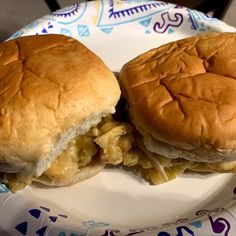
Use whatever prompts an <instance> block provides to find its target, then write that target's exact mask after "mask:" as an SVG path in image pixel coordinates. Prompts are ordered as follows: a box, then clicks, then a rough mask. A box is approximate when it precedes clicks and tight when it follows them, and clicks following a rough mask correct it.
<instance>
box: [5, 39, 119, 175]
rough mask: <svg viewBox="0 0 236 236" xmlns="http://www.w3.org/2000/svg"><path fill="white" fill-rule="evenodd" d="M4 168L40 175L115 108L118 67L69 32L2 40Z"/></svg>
mask: <svg viewBox="0 0 236 236" xmlns="http://www.w3.org/2000/svg"><path fill="white" fill-rule="evenodd" d="M0 91H1V92H0V171H3V172H22V173H30V174H33V175H35V176H40V175H41V174H42V173H43V172H44V171H45V170H46V169H48V168H49V167H50V165H51V163H52V162H53V161H54V160H55V158H56V157H57V156H58V155H59V154H60V153H61V152H62V150H63V149H65V148H66V146H67V144H68V142H69V141H70V140H71V139H72V138H74V137H75V136H77V135H79V134H83V133H85V132H86V131H87V130H88V129H89V128H90V127H91V126H94V125H96V124H97V123H98V122H100V120H101V118H102V117H104V116H107V115H108V114H111V113H114V112H115V105H116V103H117V101H118V99H119V96H120V89H119V85H118V83H117V81H116V78H115V77H114V75H113V73H112V72H111V71H110V70H109V69H108V68H107V67H106V66H105V64H104V63H103V62H102V61H101V60H100V59H99V58H98V57H97V56H96V55H95V54H94V53H92V52H91V51H90V50H89V49H87V48H86V47H85V46H84V45H82V44H81V43H79V42H78V41H76V40H75V39H72V38H69V37H66V36H63V35H45V36H39V35H38V36H27V37H22V38H18V39H15V40H11V41H7V42H4V43H2V44H0Z"/></svg>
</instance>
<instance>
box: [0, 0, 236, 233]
mask: <svg viewBox="0 0 236 236" xmlns="http://www.w3.org/2000/svg"><path fill="white" fill-rule="evenodd" d="M133 27H136V28H137V29H139V30H140V32H141V33H143V34H144V35H145V36H146V37H152V36H153V35H160V36H161V37H166V36H168V35H169V34H174V33H175V32H177V31H178V32H182V31H183V32H185V31H186V32H189V33H190V34H192V35H194V34H197V33H199V32H202V31H209V30H212V31H214V30H215V29H217V31H236V30H235V28H233V27H230V26H228V25H226V24H225V23H224V22H221V21H219V20H217V19H214V18H210V17H208V16H206V15H205V14H203V13H200V12H198V11H195V10H190V9H186V8H183V7H180V6H176V5H172V4H168V3H164V2H159V1H147V0H133V1H131V0H126V1H122V0H116V1H115V0H114V1H111V0H110V1H106V0H100V1H94V2H85V3H77V4H74V5H72V6H69V7H67V8H64V9H61V10H58V11H56V12H54V13H52V14H51V15H48V16H45V17H43V18H41V19H38V20H36V21H35V22H32V23H31V24H29V25H27V26H25V27H24V28H22V29H20V30H19V31H17V32H16V33H15V34H13V35H12V36H11V39H12V38H16V37H20V36H22V35H29V34H48V33H57V34H64V35H67V36H71V37H74V38H78V39H81V40H83V39H85V40H86V39H90V38H91V40H97V39H98V38H99V37H102V38H105V39H106V38H107V37H109V36H113V35H114V37H116V36H117V35H119V34H120V33H122V34H124V35H126V34H129V33H130V29H131V30H132V28H133ZM12 196H14V195H11V194H10V192H9V189H8V188H7V187H6V186H5V185H2V184H0V203H2V206H3V207H4V209H6V210H7V211H9V212H11V210H12V209H13V208H14V207H15V206H14V204H15V202H14V201H13V200H12V199H14V198H13V197H12ZM227 197H228V202H229V206H230V207H226V206H218V207H216V208H213V209H205V210H198V211H197V212H196V213H195V214H194V215H193V216H192V217H186V218H181V219H177V220H176V221H174V222H167V223H165V224H163V225H161V226H148V227H140V228H139V227H137V228H127V227H126V228H124V227H123V228H120V227H117V226H115V225H112V224H111V223H108V222H102V221H100V220H97V219H86V220H85V219H84V218H83V219H80V214H79V213H78V215H76V223H75V224H71V221H72V219H73V217H74V216H73V214H71V215H70V214H67V213H64V212H61V211H60V210H58V209H57V208H55V207H53V206H52V205H51V204H49V203H48V204H41V203H35V204H36V205H30V206H28V205H27V204H26V205H25V206H24V207H23V209H24V210H22V209H21V211H20V214H19V218H17V217H15V216H14V217H13V220H12V221H11V222H8V224H6V225H5V226H6V227H5V228H7V229H8V230H9V233H10V235H39V236H46V235H57V236H88V235H96V236H131V235H140V236H141V235H150V236H151V235H153V236H154V235H155V236H203V235H204V236H213V235H215V236H235V235H236V227H235V225H236V206H235V205H236V202H235V201H236V187H235V188H234V189H233V190H232V194H231V195H230V196H227ZM19 199H20V198H19ZM13 203H14V204H13ZM62 204H63V203H62ZM0 209H1V207H0ZM70 224H71V225H70ZM157 224H158V222H157ZM9 225H10V227H9ZM1 227H3V228H4V224H2V225H0V235H2V234H1Z"/></svg>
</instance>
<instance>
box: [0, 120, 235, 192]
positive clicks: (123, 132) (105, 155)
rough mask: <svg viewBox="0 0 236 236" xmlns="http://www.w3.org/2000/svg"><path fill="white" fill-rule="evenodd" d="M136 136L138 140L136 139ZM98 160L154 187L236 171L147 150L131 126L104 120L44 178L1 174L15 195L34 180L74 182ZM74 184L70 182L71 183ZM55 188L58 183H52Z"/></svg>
mask: <svg viewBox="0 0 236 236" xmlns="http://www.w3.org/2000/svg"><path fill="white" fill-rule="evenodd" d="M134 137H135V138H134ZM96 161H99V162H102V163H104V164H111V165H119V164H122V165H123V166H126V167H128V169H130V170H131V171H135V172H136V173H138V174H140V175H141V176H143V177H144V178H145V179H146V180H147V181H149V182H150V183H151V184H161V183H165V182H167V181H170V180H172V179H174V178H176V177H177V176H178V175H180V174H182V173H184V172H185V171H187V170H190V171H195V172H236V161H229V162H219V163H203V162H192V161H188V160H185V159H182V158H178V159H170V158H166V157H164V156H161V155H158V154H154V153H151V152H149V151H147V150H146V149H145V147H144V145H143V144H142V139H141V136H140V134H139V133H138V132H137V131H136V130H135V129H134V128H133V127H132V126H131V125H130V124H128V123H126V122H119V121H115V120H114V119H113V118H112V117H111V116H110V117H106V118H104V119H103V120H102V121H101V122H100V123H99V124H98V125H97V126H96V127H92V128H91V129H90V130H89V131H88V132H87V133H85V134H84V135H81V136H79V137H76V138H75V139H73V140H72V141H71V142H70V143H69V144H68V146H67V148H66V149H65V150H64V152H63V153H62V154H61V155H59V156H58V157H57V159H56V160H55V161H54V163H53V164H52V165H51V167H50V168H49V169H48V170H47V171H45V172H44V173H43V175H42V176H40V177H37V178H35V177H34V176H30V175H25V174H22V173H16V174H12V173H1V174H0V178H1V180H2V182H3V183H5V184H7V186H9V188H10V189H11V190H12V191H13V192H14V191H17V190H19V189H22V188H24V187H25V186H26V185H29V184H31V183H32V182H33V181H36V182H42V181H41V180H46V181H47V182H49V183H50V182H52V183H57V182H61V181H63V180H65V179H67V180H71V179H73V177H74V176H75V175H76V174H78V173H79V172H80V170H81V169H83V168H85V167H87V166H89V165H92V164H93V163H94V162H96ZM68 182H71V181H68ZM53 185H56V184H53Z"/></svg>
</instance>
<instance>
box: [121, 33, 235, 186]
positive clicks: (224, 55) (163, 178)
mask: <svg viewBox="0 0 236 236" xmlns="http://www.w3.org/2000/svg"><path fill="white" fill-rule="evenodd" d="M235 68H236V34H235V33H207V34H202V35H197V36H194V37H190V38H185V39H182V40H179V41H176V42H171V43H168V44H165V45H162V46H161V47H159V48H155V49H152V50H150V51H148V52H145V53H143V54H141V55H139V56H137V57H136V58H134V59H133V60H131V61H129V62H127V63H126V64H125V65H124V66H123V68H122V70H121V72H120V76H119V82H120V86H121V90H122V93H123V96H124V98H125V99H126V101H127V106H128V112H129V118H130V120H131V122H132V124H133V126H134V127H135V129H136V131H137V133H138V134H137V135H136V137H139V138H137V139H136V144H135V143H134V146H136V149H138V150H139V152H140V153H141V155H139V157H138V158H139V161H136V163H133V164H130V166H133V167H136V169H137V170H138V172H139V173H141V174H142V175H143V176H144V177H145V178H146V179H147V180H149V181H150V182H151V183H153V184H160V183H164V182H167V181H169V180H171V179H174V178H175V177H177V176H179V175H180V174H182V173H184V172H188V171H195V172H201V173H202V172H204V173H205V172H214V173H221V172H223V173H229V172H232V173H234V172H236V69H235ZM137 140H138V141H137ZM142 160H145V163H146V166H145V165H144V164H143V163H142Z"/></svg>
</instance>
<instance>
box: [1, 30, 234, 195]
mask: <svg viewBox="0 0 236 236" xmlns="http://www.w3.org/2000/svg"><path fill="white" fill-rule="evenodd" d="M235 67H236V34H235V33H209V34H204V35H200V36H195V37H192V38H187V39H183V40H180V41H177V42H172V43H169V44H166V45H163V46H161V47H159V48H157V49H153V50H150V51H148V52H146V53H144V54H142V55H140V56H138V57H136V58H135V59H133V60H131V61H130V62H128V63H127V64H126V65H124V66H123V68H122V70H121V72H120V74H119V76H118V81H117V79H116V77H115V76H114V74H113V73H112V72H111V71H110V70H109V68H107V66H106V65H105V64H104V63H103V61H102V60H101V59H100V58H99V57H98V56H96V55H95V54H94V53H93V52H91V51H90V50H89V49H88V48H86V47H85V46H84V45H82V44H81V43H79V42H78V41H77V40H75V39H72V38H69V37H66V36H63V35H44V36H40V35H36V36H26V37H21V38H18V39H15V40H10V41H7V42H4V43H2V44H1V45H0V179H1V181H2V182H3V183H5V184H6V185H8V186H9V187H10V188H11V189H12V191H16V190H18V189H21V188H23V187H25V186H26V185H29V184H31V183H32V182H41V183H43V184H46V185H50V186H66V185H71V184H73V183H76V182H78V181H82V180H84V179H87V178H89V177H91V176H93V175H95V174H97V173H98V172H99V171H101V170H102V169H103V168H104V167H105V165H106V164H111V165H123V166H127V167H128V168H129V169H131V170H133V171H136V172H137V173H138V174H141V176H143V177H144V178H145V179H147V180H148V181H150V183H153V184H160V183H164V182H167V181H169V180H171V179H173V178H175V177H176V176H178V175H179V174H181V173H183V172H185V171H198V172H202V171H204V172H235V171H236V161H235V160H236V151H235V143H236V125H235V124H236V81H235V79H236V72H235V71H236V70H235ZM121 91H122V97H123V98H124V99H125V101H126V103H127V104H126V106H117V109H121V110H122V111H121V112H120V111H117V113H122V114H123V113H124V110H125V109H127V111H128V114H129V119H128V121H125V122H124V121H122V119H119V118H117V116H114V114H115V112H116V105H117V103H118V101H119V99H120V96H121ZM125 107H126V108H125Z"/></svg>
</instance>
